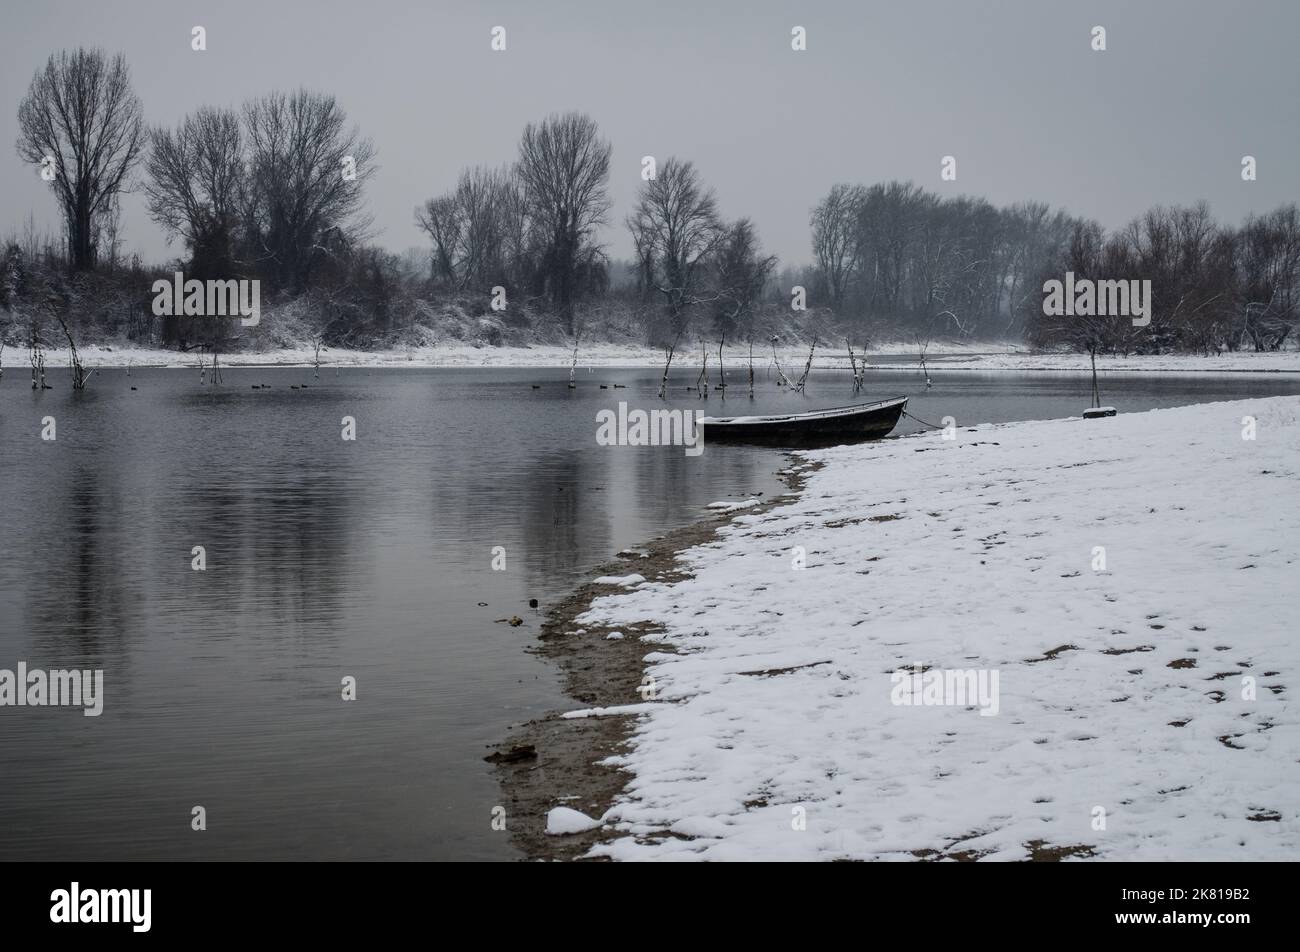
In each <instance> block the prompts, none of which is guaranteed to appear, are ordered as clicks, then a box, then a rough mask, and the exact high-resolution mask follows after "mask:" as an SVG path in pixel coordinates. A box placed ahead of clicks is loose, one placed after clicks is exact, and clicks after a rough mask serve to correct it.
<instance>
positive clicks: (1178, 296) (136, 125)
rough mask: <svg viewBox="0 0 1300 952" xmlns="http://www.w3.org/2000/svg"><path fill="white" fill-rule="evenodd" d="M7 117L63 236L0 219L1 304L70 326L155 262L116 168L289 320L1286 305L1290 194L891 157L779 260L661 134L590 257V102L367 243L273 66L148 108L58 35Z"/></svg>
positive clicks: (999, 329) (877, 334)
mask: <svg viewBox="0 0 1300 952" xmlns="http://www.w3.org/2000/svg"><path fill="white" fill-rule="evenodd" d="M18 120H19V130H20V134H19V138H18V143H17V150H18V154H19V155H20V156H21V158H22V159H23V160H24V161H26V162H28V163H31V164H32V165H33V166H36V167H38V168H39V169H40V173H41V177H42V178H43V179H45V180H46V181H47V182H48V183H49V185H50V187H51V188H52V190H53V193H54V196H55V198H56V200H57V202H58V206H59V210H60V213H61V220H62V226H63V236H62V241H61V242H60V243H57V244H56V243H55V242H53V241H48V240H47V241H45V242H43V243H42V242H37V241H35V240H34V239H33V238H32V236H31V235H30V234H29V235H28V236H27V239H26V240H24V241H19V240H17V239H14V240H11V241H9V242H8V243H7V244H6V246H5V248H4V251H3V258H2V259H0V304H3V305H4V306H5V307H6V309H8V310H9V311H10V312H12V311H13V310H14V308H15V307H16V306H18V305H26V306H28V309H29V310H32V311H42V310H44V311H53V312H56V316H58V317H59V320H60V321H61V322H63V324H64V327H63V330H64V333H65V334H67V335H68V336H69V337H70V336H71V331H70V330H69V328H68V326H67V322H66V321H64V317H65V316H70V317H71V319H72V320H73V322H75V321H76V320H77V319H78V317H79V315H78V314H77V313H75V312H76V311H77V310H78V309H82V310H85V309H88V308H91V309H93V308H94V307H99V308H101V309H102V308H105V307H109V306H110V305H109V304H105V303H104V302H105V301H109V302H111V301H113V300H117V301H119V302H122V306H121V309H122V312H123V313H124V314H126V315H128V316H129V320H128V323H129V324H130V325H131V327H130V328H128V329H129V330H131V329H133V328H134V331H138V330H139V327H138V326H137V325H147V324H148V319H147V315H142V314H141V313H140V308H141V306H142V304H141V297H142V295H143V294H144V290H145V289H146V288H147V287H148V285H149V277H150V276H151V275H153V274H155V273H160V272H161V271H162V268H161V267H151V266H146V265H144V264H142V263H140V262H138V261H133V262H131V263H130V264H129V265H126V264H124V263H123V262H121V261H120V259H119V254H118V250H119V246H120V241H121V234H120V232H121V227H120V210H119V200H120V197H121V195H122V194H124V193H125V192H127V191H129V190H131V189H133V188H137V187H138V188H139V189H140V191H142V192H143V195H144V198H145V202H146V205H147V208H148V211H149V214H150V216H151V218H152V220H153V221H154V222H156V223H157V224H158V225H159V227H161V228H162V229H163V230H164V232H165V233H166V235H167V236H168V238H169V240H171V239H174V240H179V241H180V242H181V244H182V245H183V247H184V249H185V254H184V259H183V261H182V262H181V265H182V266H183V267H184V270H185V272H186V274H187V277H193V278H198V279H200V280H206V279H209V278H215V279H221V280H226V279H230V278H256V279H259V280H260V281H262V282H263V285H264V291H263V294H264V298H265V299H271V300H274V299H275V298H276V296H277V295H278V296H279V299H280V300H282V301H286V300H288V301H291V300H295V299H300V298H301V299H305V300H308V301H309V302H310V305H311V307H310V308H309V310H310V312H311V314H312V315H313V318H312V319H313V321H314V326H313V330H312V333H313V335H314V336H316V337H317V338H318V340H326V341H330V342H338V343H354V344H355V343H364V342H374V341H376V340H377V339H378V338H379V337H382V335H383V334H385V333H390V332H393V331H397V330H401V329H402V328H403V327H410V326H414V325H415V324H417V323H418V322H420V321H421V320H424V319H426V318H427V317H428V314H429V306H430V302H431V301H437V300H444V301H445V300H451V299H461V300H467V301H469V302H471V304H472V307H471V311H472V313H474V314H483V313H486V312H487V309H488V303H487V302H488V301H489V299H490V298H496V297H498V295H497V294H496V292H498V291H500V292H502V294H501V295H500V297H503V298H504V299H505V300H508V301H509V302H510V304H509V307H510V308H511V309H512V313H514V314H521V315H525V316H524V317H522V318H521V319H522V320H524V321H527V320H529V318H528V317H527V315H532V319H533V320H536V321H538V322H541V323H549V324H551V325H552V326H554V327H556V328H557V329H558V330H560V331H562V332H563V333H564V334H565V335H567V336H568V338H574V337H577V336H580V335H581V333H582V331H583V325H584V315H586V314H590V313H591V312H592V311H593V310H602V309H604V310H609V309H613V308H623V309H624V310H625V311H626V313H627V314H628V315H629V320H630V321H631V322H633V323H635V324H636V325H637V326H639V327H640V329H641V330H642V332H643V334H644V337H645V338H646V339H647V340H648V341H649V342H651V343H655V344H660V345H662V346H665V347H667V348H669V349H670V350H671V349H673V348H675V347H676V346H677V345H678V344H679V343H680V342H681V341H683V340H684V339H691V338H699V339H702V340H704V339H707V340H712V341H716V342H717V343H718V344H719V345H720V346H721V345H722V344H723V343H724V342H732V343H740V342H746V341H747V342H749V343H750V344H751V346H752V344H753V342H754V341H755V340H758V341H760V342H763V341H766V340H767V339H768V337H769V336H770V334H771V332H772V331H773V329H774V328H776V329H781V328H786V329H788V328H791V327H799V326H802V328H803V329H804V330H805V331H807V330H808V329H809V328H812V327H818V326H820V324H821V323H826V322H827V321H829V322H830V324H833V325H834V331H833V332H834V333H835V334H836V335H837V336H838V337H842V338H845V339H848V338H854V339H856V340H860V341H862V343H863V344H864V346H865V345H866V344H867V343H869V341H870V340H871V339H872V338H881V337H889V338H894V339H898V338H914V339H916V340H917V341H918V342H922V343H924V342H928V341H929V340H930V339H932V338H934V337H936V336H948V337H958V338H962V339H1001V340H1005V339H1009V338H1018V337H1027V338H1028V339H1029V340H1030V341H1032V342H1033V343H1035V344H1038V345H1041V346H1045V347H1054V346H1069V347H1076V348H1081V349H1091V350H1094V351H1096V350H1101V351H1116V352H1126V353H1127V352H1158V351H1168V350H1185V351H1197V352H1217V351H1221V350H1225V349H1229V350H1230V349H1238V348H1240V347H1244V346H1249V347H1253V348H1255V349H1259V350H1266V349H1277V348H1280V347H1282V346H1283V345H1284V344H1285V343H1286V342H1287V340H1288V338H1289V336H1290V334H1291V332H1292V331H1293V330H1294V329H1295V327H1296V324H1297V320H1298V315H1297V304H1298V303H1300V302H1297V292H1298V291H1300V286H1298V282H1300V216H1298V214H1297V208H1296V206H1295V205H1294V204H1291V205H1288V206H1284V207H1282V208H1280V209H1277V210H1275V211H1273V212H1270V213H1268V214H1265V215H1259V216H1252V217H1251V218H1249V219H1248V220H1247V221H1246V222H1245V223H1244V224H1243V225H1242V226H1241V227H1240V228H1232V227H1229V226H1225V225H1221V224H1218V223H1216V222H1215V221H1214V220H1213V219H1212V217H1211V216H1210V213H1209V210H1208V208H1207V207H1206V206H1205V205H1204V203H1200V204H1197V205H1194V206H1191V207H1187V208H1155V209H1152V210H1150V211H1148V212H1147V213H1145V214H1144V215H1143V216H1141V217H1139V218H1137V219H1135V220H1134V221H1133V222H1132V223H1131V224H1130V225H1128V226H1127V227H1125V228H1123V229H1119V230H1117V231H1114V232H1111V233H1106V232H1105V231H1104V230H1103V229H1102V228H1101V227H1100V226H1099V225H1097V224H1096V223H1095V222H1092V221H1088V220H1086V219H1083V218H1079V217H1076V216H1072V215H1070V214H1068V213H1066V212H1065V211H1062V210H1054V209H1052V208H1050V207H1049V206H1048V205H1046V204H1043V203H1040V202H1024V203H1019V204H1015V205H1011V206H1008V207H1004V208H998V207H995V206H994V205H992V204H991V203H989V202H987V201H985V200H983V199H979V198H971V197H965V196H962V197H943V196H940V195H938V194H935V193H932V192H928V191H926V190H925V189H923V188H921V187H919V186H917V185H915V184H914V183H911V182H898V181H893V182H887V183H880V184H875V185H870V186H867V185H851V184H839V185H835V186H834V187H833V188H831V189H830V191H829V192H828V193H827V194H826V196H825V197H824V198H822V199H821V200H820V201H819V202H818V203H817V205H816V206H815V207H814V208H813V209H812V210H811V216H810V229H811V252H812V258H813V263H812V264H811V265H809V266H805V267H794V268H792V267H786V268H785V269H783V270H782V271H780V272H778V270H777V267H778V262H777V259H776V258H775V257H774V256H772V255H769V254H766V253H764V251H763V248H762V243H761V240H760V237H759V235H758V232H757V229H756V228H755V226H754V223H753V222H752V221H751V220H750V219H748V218H743V217H742V218H739V219H735V220H729V219H727V218H725V217H724V216H723V215H722V214H721V212H720V210H719V205H718V200H717V196H716V194H715V192H714V190H713V189H712V188H711V187H709V185H708V183H707V182H705V180H704V178H703V176H702V175H701V173H700V171H699V170H698V169H697V168H696V166H695V165H694V164H693V163H692V162H691V161H690V160H689V159H686V158H683V157H680V156H669V157H666V158H665V159H664V160H663V161H662V162H658V163H656V162H655V161H654V160H653V159H651V160H650V167H649V168H643V172H642V182H641V185H640V189H639V192H638V195H637V198H636V201H635V204H634V205H633V207H632V209H631V210H630V211H629V212H628V214H627V215H626V216H625V217H624V218H623V220H622V222H621V226H622V227H623V228H625V229H626V232H627V235H628V237H629V239H630V245H631V247H632V249H633V254H632V259H631V260H630V261H613V260H611V258H610V257H609V255H608V253H607V248H606V246H605V245H604V244H603V242H602V236H603V235H605V234H606V233H607V229H608V228H609V227H610V226H611V224H612V222H611V210H612V202H611V200H610V197H609V191H608V186H609V176H610V155H611V146H610V143H609V142H608V140H606V139H605V138H603V137H602V136H601V133H600V130H599V128H598V126H597V124H596V123H595V122H594V121H593V120H592V119H591V118H590V117H589V116H586V115H582V114H579V113H564V114H555V115H551V116H548V117H546V118H544V119H542V120H540V121H538V122H534V123H529V124H528V125H527V126H525V128H524V129H523V132H522V134H521V136H520V139H519V143H518V148H517V152H516V155H515V156H514V157H513V159H512V160H511V161H508V162H506V163H505V164H503V165H500V166H498V167H484V166H478V167H473V168H468V169H465V170H464V171H463V172H461V174H460V176H459V178H458V179H457V181H456V182H455V183H454V185H453V186H452V187H451V188H450V189H449V190H448V191H446V192H445V193H443V194H440V195H437V196H435V197H432V198H429V199H428V200H426V201H424V202H422V203H421V204H420V205H419V206H418V207H417V208H416V209H415V210H414V213H415V222H416V224H417V225H418V227H419V229H420V230H421V231H422V232H423V234H424V235H425V236H426V237H427V239H428V248H427V252H426V253H422V254H420V255H419V256H417V257H416V258H414V259H413V258H412V257H411V256H409V255H408V256H406V257H402V256H398V255H394V254H392V253H390V252H388V251H386V250H384V249H382V248H379V247H377V246H376V245H374V244H373V243H372V242H371V235H370V225H371V221H370V219H369V218H368V216H367V215H366V213H365V202H364V191H365V186H366V183H367V182H368V181H369V180H370V179H371V178H372V176H373V175H374V174H375V172H376V169H377V165H376V160H377V153H376V150H375V146H374V144H373V143H372V142H371V141H370V140H369V139H367V138H365V137H364V136H362V135H361V132H360V130H359V129H358V128H357V127H356V126H355V125H354V124H352V123H350V122H349V120H348V117H347V115H346V113H345V112H344V110H343V109H342V107H341V106H340V105H339V103H338V102H337V100H336V99H335V98H334V97H333V96H330V95H328V94H325V93H321V92H315V91H310V90H305V89H299V90H296V91H292V92H280V91H275V92H270V93H267V94H265V95H263V96H260V97H256V98H254V99H251V100H249V101H248V102H246V103H244V104H243V105H242V107H240V108H237V109H232V108H220V107H213V106H202V107H199V108H198V109H196V110H195V111H194V112H193V113H191V114H190V115H187V116H186V117H184V118H183V119H182V120H181V121H180V122H179V123H178V124H177V125H176V126H174V127H170V128H169V127H164V126H152V127H151V126H149V125H147V124H146V122H145V118H144V112H143V107H142V104H141V102H140V99H139V97H138V96H137V95H136V94H135V92H134V90H133V88H132V84H131V79H130V72H129V68H128V66H127V64H126V61H125V59H124V58H123V57H122V56H120V55H117V56H109V55H107V54H105V53H103V52H102V51H99V50H87V49H78V50H75V51H63V52H60V53H57V54H55V55H53V56H51V57H50V58H49V60H48V62H47V63H46V64H45V66H44V67H43V68H42V69H41V70H38V71H37V73H36V74H35V75H34V76H33V78H32V81H31V84H30V85H29V87H28V89H27V92H26V95H25V96H24V97H23V99H22V101H21V103H20V104H19V107H18ZM1067 270H1068V271H1073V272H1074V273H1075V274H1076V275H1077V276H1080V277H1095V278H1099V279H1124V278H1145V279H1150V280H1151V281H1152V286H1153V297H1154V317H1153V321H1152V323H1151V325H1150V326H1149V327H1146V328H1134V327H1133V326H1132V325H1131V322H1125V321H1124V320H1122V319H1114V320H1091V321H1086V322H1085V321H1068V320H1062V319H1059V318H1049V317H1045V316H1044V315H1043V313H1042V311H1043V309H1042V300H1043V283H1044V281H1045V280H1048V279H1051V278H1059V277H1060V276H1061V275H1062V274H1063V273H1064V272H1065V271H1067ZM106 275H118V276H119V279H118V280H116V281H112V280H108V279H107V278H106ZM805 306H806V307H807V308H809V309H811V313H810V314H809V313H806V312H803V311H802V310H800V309H801V308H802V307H805ZM134 331H133V332H134ZM145 333H149V331H148V330H147V329H146V331H145ZM367 335H369V336H367ZM804 336H805V337H811V336H813V334H812V333H805V335H804ZM182 343H183V342H182Z"/></svg>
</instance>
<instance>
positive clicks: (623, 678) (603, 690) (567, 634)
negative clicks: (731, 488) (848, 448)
mask: <svg viewBox="0 0 1300 952" xmlns="http://www.w3.org/2000/svg"><path fill="white" fill-rule="evenodd" d="M817 466H818V464H810V463H806V462H802V461H795V462H794V463H793V464H792V465H791V467H790V468H789V469H786V470H784V471H783V472H782V473H781V476H782V478H783V479H784V480H785V482H786V485H787V486H788V487H789V492H787V493H784V494H782V495H780V496H776V497H773V498H771V499H768V500H765V501H764V502H762V503H761V504H760V505H757V506H752V507H747V508H745V509H744V512H746V513H750V514H758V513H762V512H766V511H768V510H770V509H774V508H776V507H777V506H781V505H784V504H786V503H788V502H790V501H791V500H793V499H794V498H795V497H797V496H798V494H799V493H800V492H802V490H803V484H804V482H805V480H806V478H807V476H808V475H809V474H810V473H811V472H813V471H814V470H815V469H816V468H817ZM735 515H736V511H734V510H733V511H725V510H724V511H720V512H717V513H714V514H709V515H705V516H703V517H702V518H700V519H699V520H697V521H695V522H692V523H690V524H688V525H685V526H682V527H681V528H679V529H675V530H673V531H671V532H668V533H665V534H664V535H662V536H659V537H658V538H655V539H652V540H650V541H649V542H648V543H646V544H644V545H641V546H637V547H635V548H634V549H633V550H628V551H629V552H636V553H644V556H641V555H631V556H630V557H627V558H619V559H617V560H615V561H612V562H609V563H607V564H605V565H603V566H600V567H599V568H597V569H596V570H594V571H593V573H592V577H593V578H601V577H604V576H615V575H626V574H629V573H633V572H635V573H637V574H640V575H644V576H645V577H646V578H653V579H655V580H657V581H664V582H675V581H680V580H682V579H684V578H687V577H688V576H689V574H690V573H689V572H688V571H687V570H686V568H685V566H684V565H683V564H682V563H681V561H680V560H679V559H678V556H679V555H680V553H682V552H685V551H686V550H688V549H691V548H694V547H695V546H697V545H701V544H704V543H707V542H709V541H710V540H711V539H713V538H714V536H715V535H716V533H717V530H718V529H720V528H721V527H723V526H725V525H727V524H728V523H729V522H730V521H731V520H732V519H733V518H734V517H735ZM618 590H619V587H618V586H616V585H608V584H597V583H596V582H594V581H592V582H587V583H584V584H583V585H582V586H580V587H579V588H577V589H576V590H575V591H573V592H572V593H570V594H569V595H568V596H567V597H566V598H564V599H563V600H562V601H561V602H559V603H558V604H556V605H554V606H551V607H550V608H549V609H548V611H547V612H546V619H545V621H544V622H543V624H542V630H541V633H540V634H539V636H538V644H537V645H535V646H533V647H532V648H531V649H530V650H531V651H533V652H535V653H536V654H537V655H538V656H539V657H541V658H544V659H546V660H547V661H548V662H550V663H551V664H554V665H555V666H556V667H557V668H558V669H559V671H560V674H561V676H562V678H563V682H564V687H565V693H566V695H567V696H568V697H570V698H572V699H573V701H574V705H575V706H578V707H590V708H606V707H618V706H622V705H627V704H635V703H637V702H639V701H640V700H641V690H642V680H643V678H644V676H645V670H646V656H647V655H649V654H651V653H653V652H672V651H673V650H674V649H673V648H672V647H671V646H669V645H667V644H662V643H659V642H656V641H655V640H654V637H653V636H654V633H655V631H656V630H657V626H655V625H654V624H652V623H649V622H643V623H640V624H636V623H633V624H629V625H620V626H617V627H615V626H608V625H582V624H579V623H578V622H577V621H576V619H577V617H578V616H580V615H582V614H583V613H585V612H587V611H588V610H589V609H590V608H591V604H592V602H593V601H594V600H595V599H597V598H600V597H601V596H603V595H609V594H611V593H614V592H617V591H618ZM579 631H581V632H582V634H577V633H576V632H579ZM614 631H620V632H623V633H624V635H625V637H623V638H621V639H615V640H610V639H608V638H607V637H606V636H607V635H608V634H610V633H611V632H614ZM563 713H564V712H562V711H554V712H551V713H549V714H547V715H546V716H544V717H541V718H536V719H534V720H531V721H527V722H525V723H523V724H519V725H513V726H512V727H511V729H510V732H509V735H508V736H507V737H506V738H505V739H504V740H503V741H502V742H501V743H500V744H499V745H498V747H497V750H496V754H498V755H500V756H499V757H498V758H497V775H498V780H499V781H500V783H501V788H502V791H503V793H504V794H505V798H504V802H505V805H506V816H507V821H506V822H507V826H506V828H507V830H508V831H509V833H510V838H511V842H512V843H513V844H514V845H515V846H516V847H517V848H518V849H520V850H521V851H522V852H523V853H524V854H525V856H526V857H527V858H528V859H531V860H576V859H581V858H583V857H584V854H586V853H587V852H588V851H589V850H590V849H591V847H592V846H594V845H595V844H597V843H599V842H601V841H602V840H608V839H611V838H612V837H613V836H614V835H615V834H614V832H613V830H611V829H601V828H597V829H594V830H592V831H590V832H587V833H577V834H572V835H567V836H551V835H548V834H547V833H546V815H547V813H548V812H549V811H550V810H551V809H552V808H553V807H557V806H567V807H569V808H571V809H574V810H578V811H579V812H582V813H585V814H587V815H589V816H592V817H599V816H602V815H603V814H604V813H605V812H606V811H607V810H608V809H609V808H610V807H612V806H613V804H614V800H615V798H616V797H617V796H618V795H619V794H620V793H622V792H623V791H624V788H625V787H626V784H627V781H628V779H629V775H628V774H627V773H626V772H625V771H622V770H619V769H617V768H615V767H611V766H607V765H603V764H601V763H600V761H602V760H604V759H605V758H606V757H609V756H610V755H612V754H615V753H617V752H618V751H619V750H620V749H621V748H622V746H623V745H624V744H625V743H626V741H627V739H628V737H629V735H630V733H631V729H632V721H633V717H634V715H632V714H630V713H629V714H615V715H610V716H605V717H586V718H565V717H563V716H562V714H563ZM530 753H531V754H532V755H530ZM492 756H493V755H489V757H492Z"/></svg>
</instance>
